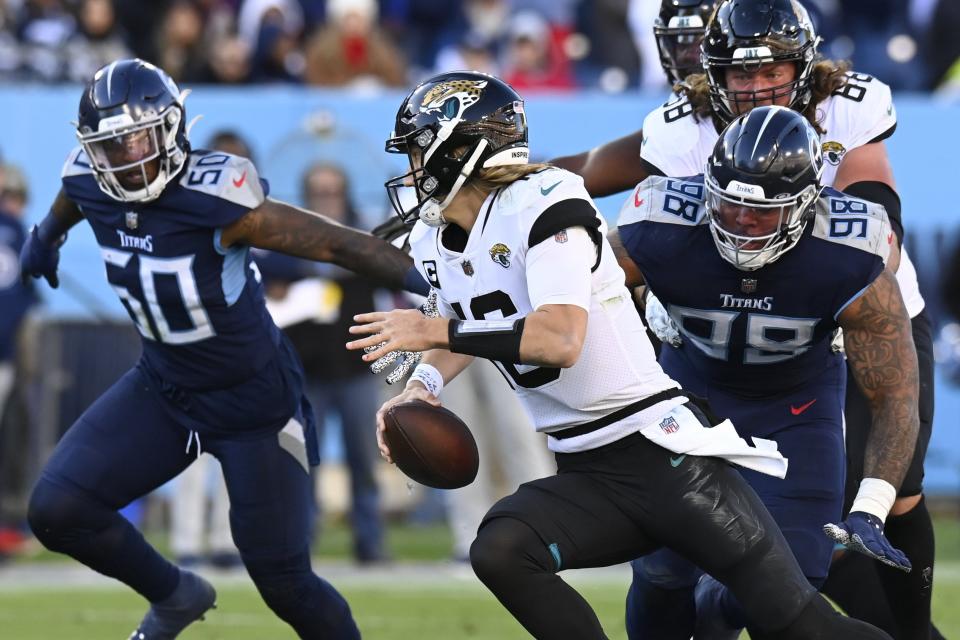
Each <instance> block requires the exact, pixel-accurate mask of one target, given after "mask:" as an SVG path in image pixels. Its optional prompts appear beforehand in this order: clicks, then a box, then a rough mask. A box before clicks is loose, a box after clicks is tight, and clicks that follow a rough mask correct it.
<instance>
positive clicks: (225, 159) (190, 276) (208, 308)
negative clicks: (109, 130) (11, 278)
mask: <svg viewBox="0 0 960 640" xmlns="http://www.w3.org/2000/svg"><path fill="white" fill-rule="evenodd" d="M62 180H63V189H64V191H65V193H66V195H67V196H68V197H69V198H70V199H71V200H72V201H73V202H74V203H76V204H77V206H78V207H79V208H80V211H81V212H82V213H83V215H84V217H85V218H86V219H87V221H88V222H89V223H90V227H91V228H92V229H93V233H94V235H95V236H96V238H97V243H98V244H99V245H100V251H101V253H102V255H103V260H104V263H105V267H106V271H107V280H108V281H109V282H110V285H111V286H112V287H113V289H114V291H116V292H117V295H118V296H119V297H120V301H121V302H122V303H123V306H124V307H126V309H127V311H128V312H129V314H130V317H131V318H132V319H133V322H134V324H136V326H137V329H138V330H139V331H140V335H141V336H142V337H143V359H144V361H145V362H146V364H147V365H148V366H149V367H151V368H152V369H153V370H155V371H156V372H157V373H158V374H159V375H160V376H161V377H162V378H164V379H165V380H167V381H169V382H171V383H173V384H175V385H178V386H180V387H189V388H193V389H211V388H225V387H229V386H233V385H234V384H236V383H238V382H241V381H243V380H246V379H248V378H250V377H251V376H252V375H253V374H254V373H255V372H256V371H258V370H259V369H260V368H261V367H263V366H264V364H266V362H267V361H268V360H270V359H271V358H272V357H274V355H275V354H276V352H277V344H278V341H279V331H278V329H277V328H276V325H274V323H273V320H271V318H270V316H269V314H268V313H267V310H266V305H265V304H264V299H263V290H262V287H261V286H260V283H259V281H258V279H257V277H256V275H255V272H254V270H253V269H252V268H251V260H250V257H249V255H248V248H247V247H245V246H234V247H231V248H224V247H222V246H221V244H220V230H221V229H222V228H223V227H224V226H226V225H229V224H230V223H232V222H234V221H235V220H237V219H239V218H240V217H242V216H243V215H245V214H246V213H247V212H249V211H250V210H252V209H255V208H257V207H258V206H260V204H262V203H263V201H264V199H265V197H266V194H267V193H268V191H269V186H268V184H267V182H266V181H265V180H262V179H260V177H259V176H258V174H257V170H256V168H254V166H253V164H252V163H251V162H250V161H249V160H247V159H245V158H240V157H237V156H233V155H230V154H226V153H220V152H210V151H193V152H191V154H190V157H189V159H188V161H187V164H186V166H185V168H184V170H183V173H182V175H181V176H180V178H179V180H177V181H176V182H171V183H170V184H168V185H167V187H166V189H165V190H164V191H163V193H162V194H161V195H160V197H159V198H157V199H156V200H153V201H151V202H146V203H137V202H119V201H117V200H114V199H113V198H111V197H109V196H107V195H106V194H105V193H104V192H103V191H101V190H100V188H99V187H98V186H97V182H96V180H95V178H94V174H93V171H92V169H91V168H90V165H89V162H88V160H87V157H86V154H85V153H84V152H83V151H82V150H81V149H80V148H79V147H78V148H76V149H74V150H73V151H72V152H71V153H70V156H69V157H68V158H67V162H66V164H65V165H64V168H63V175H62Z"/></svg>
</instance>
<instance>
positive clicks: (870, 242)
mask: <svg viewBox="0 0 960 640" xmlns="http://www.w3.org/2000/svg"><path fill="white" fill-rule="evenodd" d="M813 236H814V237H815V238H820V239H822V240H826V241H827V242H833V243H836V244H842V245H845V246H848V247H853V248H855V249H860V250H861V251H866V252H867V253H871V254H873V255H877V256H880V257H881V258H882V259H883V261H884V263H886V261H887V257H888V256H889V254H890V245H891V244H892V243H893V242H895V241H896V236H895V234H894V233H893V228H892V227H891V226H890V220H889V218H888V217H887V212H886V210H885V209H884V208H883V205H879V204H876V203H873V202H868V201H867V200H859V199H857V198H853V197H850V196H848V195H846V194H844V193H841V192H839V191H836V190H834V189H825V190H824V192H823V194H822V195H821V196H820V198H819V199H818V200H817V206H816V215H815V217H814V223H813Z"/></svg>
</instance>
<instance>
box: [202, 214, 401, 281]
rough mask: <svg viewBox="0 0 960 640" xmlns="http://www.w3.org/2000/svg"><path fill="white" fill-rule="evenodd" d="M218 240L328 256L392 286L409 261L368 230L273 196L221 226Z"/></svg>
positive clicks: (325, 259)
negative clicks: (351, 226) (357, 228)
mask: <svg viewBox="0 0 960 640" xmlns="http://www.w3.org/2000/svg"><path fill="white" fill-rule="evenodd" d="M220 243H221V244H222V245H223V246H224V247H229V246H232V245H234V244H247V245H250V246H252V247H259V248H261V249H270V250H271V251H277V252H279V253H285V254H287V255H291V256H297V257H300V258H308V259H310V260H316V261H318V262H332V263H334V264H338V265H340V266H341V267H344V268H346V269H349V270H351V271H354V272H356V273H359V274H360V275H363V276H367V277H369V278H371V279H374V280H376V281H378V282H380V283H382V284H385V285H387V286H390V287H392V288H395V289H400V288H403V287H404V277H405V276H406V275H407V272H408V271H409V269H410V267H412V266H413V260H411V259H410V256H408V255H407V254H406V253H404V252H402V251H400V250H399V249H397V248H396V247H394V246H392V245H390V244H389V243H387V242H384V241H383V240H380V239H379V238H375V237H373V236H371V235H370V234H369V233H366V232H363V231H358V230H356V229H351V228H350V227H345V226H343V225H342V224H340V223H338V222H336V221H335V220H331V219H330V218H328V217H326V216H323V215H320V214H319V213H313V212H312V211H307V210H306V209H300V208H299V207H294V206H292V205H289V204H287V203H285V202H280V201H279V200H273V199H272V198H267V199H266V200H265V201H264V202H263V204H262V205H260V206H259V207H257V208H256V209H254V210H252V211H250V212H249V213H248V214H246V215H245V216H243V217H242V218H240V219H239V220H237V221H235V222H233V223H231V224H230V225H228V226H226V227H224V229H223V233H222V235H221V238H220Z"/></svg>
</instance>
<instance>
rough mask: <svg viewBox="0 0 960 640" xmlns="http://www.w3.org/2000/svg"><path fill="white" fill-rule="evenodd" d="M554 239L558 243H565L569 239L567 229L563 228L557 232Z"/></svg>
mask: <svg viewBox="0 0 960 640" xmlns="http://www.w3.org/2000/svg"><path fill="white" fill-rule="evenodd" d="M553 239H554V240H556V241H557V243H559V244H563V243H564V242H566V241H567V230H566V229H561V230H560V231H558V232H557V233H555V234H553Z"/></svg>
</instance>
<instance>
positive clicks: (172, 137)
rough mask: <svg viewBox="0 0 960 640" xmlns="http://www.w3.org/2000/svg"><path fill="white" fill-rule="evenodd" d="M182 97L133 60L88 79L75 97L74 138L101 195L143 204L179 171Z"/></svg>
mask: <svg viewBox="0 0 960 640" xmlns="http://www.w3.org/2000/svg"><path fill="white" fill-rule="evenodd" d="M185 96H186V94H185V93H184V94H181V92H180V89H178V88H177V85H176V83H174V81H173V79H172V78H170V76H168V75H167V74H166V73H165V72H164V71H163V70H162V69H160V68H158V67H155V66H154V65H152V64H150V63H149V62H144V61H143V60H140V59H137V58H134V59H130V60H117V61H115V62H111V63H110V64H108V65H106V66H105V67H102V68H101V69H99V70H98V71H97V72H96V73H95V74H94V76H93V79H92V80H91V81H90V82H89V83H88V84H87V86H86V87H85V88H84V90H83V95H82V96H81V97H80V109H79V120H78V123H77V137H78V138H79V139H80V144H81V145H83V148H84V150H85V151H86V152H87V156H88V157H89V158H90V164H91V166H92V167H93V171H94V175H95V176H96V179H97V184H99V185H100V189H101V190H103V192H104V193H106V194H107V195H109V196H110V197H112V198H114V199H116V200H120V201H123V202H148V201H150V200H153V199H155V198H157V197H159V195H160V194H161V193H162V192H163V189H164V187H166V186H167V183H168V182H170V180H172V179H173V178H174V177H175V176H176V175H177V174H178V173H179V172H180V170H181V169H182V168H183V166H184V164H185V162H186V160H187V154H188V153H189V150H190V145H189V142H188V141H187V129H186V124H185V122H184V121H185V120H186V112H185V111H184V109H183V98H184V97H185ZM151 163H155V164H151ZM154 169H156V171H157V175H156V176H155V177H151V176H150V174H151V173H153V171H154Z"/></svg>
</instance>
